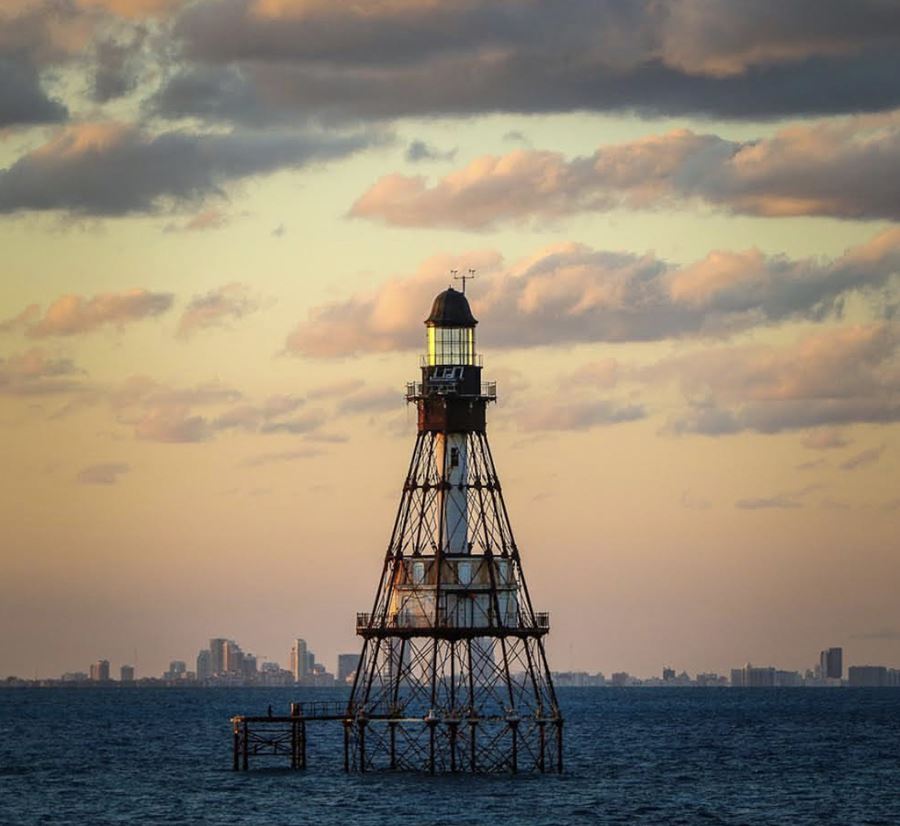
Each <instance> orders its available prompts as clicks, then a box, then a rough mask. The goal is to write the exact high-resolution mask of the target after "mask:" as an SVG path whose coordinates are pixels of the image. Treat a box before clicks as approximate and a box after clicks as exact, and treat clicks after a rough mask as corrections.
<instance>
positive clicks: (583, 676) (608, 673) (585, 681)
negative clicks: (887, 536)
mask: <svg viewBox="0 0 900 826" xmlns="http://www.w3.org/2000/svg"><path fill="white" fill-rule="evenodd" d="M297 643H302V650H303V651H304V653H305V654H306V655H307V657H306V660H305V661H306V663H307V665H306V667H305V669H300V670H298V668H297V667H296V665H295V662H298V661H296V660H295V650H296V649H295V646H296V644H297ZM216 644H220V645H221V646H222V649H223V651H227V650H228V648H229V646H231V647H233V650H234V651H235V652H236V654H237V655H238V656H239V657H240V658H241V660H242V661H243V659H244V658H245V657H246V658H249V661H250V662H252V671H251V673H250V674H248V673H247V672H245V671H244V670H243V668H242V663H238V664H237V666H236V667H234V668H229V667H228V666H227V665H226V664H225V661H224V659H222V661H221V662H219V663H218V664H217V663H216V662H215V654H214V653H213V649H214V646H215V645H216ZM204 654H212V659H210V660H208V662H207V666H206V669H207V673H203V671H202V668H201V662H200V658H201V657H202V656H203V655H204ZM844 654H845V652H844V649H843V648H842V647H836V646H831V647H828V648H825V649H822V650H821V651H820V652H819V653H818V655H817V656H816V657H815V658H810V657H809V656H807V661H806V662H805V663H803V664H801V665H800V666H790V665H786V664H784V663H779V664H778V665H760V663H761V662H770V661H771V660H770V659H765V658H763V659H762V660H760V661H758V662H757V663H756V664H752V663H750V662H749V661H747V660H744V664H742V665H740V666H737V667H735V665H734V662H735V660H737V661H740V657H736V658H735V660H732V662H730V663H729V664H726V665H723V666H720V667H719V668H712V669H706V670H699V671H694V672H693V674H694V676H693V677H691V676H690V674H688V672H687V669H683V668H680V667H672V666H671V665H668V664H666V665H662V666H659V667H658V668H657V669H656V674H654V673H652V672H650V673H638V674H632V673H630V672H629V671H627V670H622V669H619V668H616V667H607V668H600V669H596V670H595V671H591V670H585V669H578V668H574V669H554V670H553V676H554V680H557V681H558V682H559V684H560V685H561V686H572V685H639V684H642V685H656V684H660V685H665V684H666V683H667V682H668V681H670V680H671V681H672V682H671V684H672V685H679V684H680V685H710V686H712V685H731V686H734V685H736V684H737V683H736V682H735V674H736V673H737V672H739V671H748V670H752V671H754V672H756V673H757V675H758V676H757V677H756V678H755V680H756V682H754V683H752V684H753V685H782V686H799V685H807V684H809V685H823V684H840V683H841V681H842V680H844V682H845V684H846V683H847V681H848V680H849V675H850V671H851V669H853V670H855V671H857V672H862V671H871V670H872V669H875V670H877V669H881V671H883V672H885V675H883V679H884V680H885V682H884V683H883V684H884V685H892V686H893V685H898V684H900V657H898V658H896V659H895V660H891V661H887V662H886V663H884V664H875V663H873V662H871V661H869V660H860V659H857V658H854V657H851V658H850V659H849V660H848V659H846V658H845V656H844ZM232 656H234V655H232ZM323 659H325V660H329V661H332V660H333V661H334V663H335V668H334V670H333V672H329V671H328V670H327V667H325V666H323V665H322V664H320V663H319V662H318V661H317V658H316V656H315V655H314V654H313V652H312V650H311V649H310V648H309V646H308V644H307V642H306V640H305V639H303V638H296V639H295V640H294V641H293V642H292V643H291V645H290V649H289V651H288V654H287V657H286V663H287V665H286V667H285V666H284V665H282V662H281V661H280V660H276V659H272V658H263V657H257V656H256V655H254V654H253V653H252V652H250V651H249V650H248V651H246V652H244V651H243V648H242V647H241V645H240V644H239V643H237V642H236V641H235V640H233V639H230V638H226V637H213V638H210V640H209V646H208V647H207V648H202V649H200V652H199V654H198V656H197V657H196V659H195V662H196V668H195V669H194V670H191V668H190V666H189V663H190V662H191V660H190V659H187V660H174V659H170V660H169V661H168V669H167V670H166V671H164V672H163V673H161V674H160V671H153V670H149V669H148V670H147V673H142V672H141V671H140V670H139V669H138V668H137V667H136V666H135V665H134V664H133V662H132V661H129V662H123V663H120V664H119V663H115V662H110V661H109V660H107V659H105V658H101V659H98V660H95V661H93V662H92V663H91V664H90V667H89V670H88V671H71V672H65V671H64V672H61V673H56V674H52V675H51V674H47V675H40V676H37V675H32V676H34V678H35V679H43V680H49V681H61V682H97V681H109V682H115V681H116V680H115V678H114V677H113V676H112V675H113V674H114V673H115V672H116V671H117V670H119V671H120V672H121V673H122V676H120V678H119V682H131V681H135V680H136V681H138V682H140V681H148V680H149V681H151V682H154V681H157V682H158V681H160V680H162V681H163V682H174V683H178V682H183V681H187V682H200V683H203V682H205V681H207V680H208V679H209V678H210V677H211V676H220V677H221V676H226V672H229V671H232V676H235V677H237V676H240V677H243V678H248V679H249V678H251V676H252V675H256V674H259V675H262V674H264V673H266V672H268V674H269V675H270V677H271V679H266V680H260V681H259V684H261V685H270V686H277V685H301V686H306V687H331V686H340V685H343V684H344V683H345V682H346V677H347V675H348V674H349V673H351V671H353V670H355V667H356V666H355V663H356V662H358V660H359V652H340V653H336V654H335V655H334V656H333V657H323ZM813 659H814V660H815V662H812V660H813ZM351 660H352V661H353V663H354V665H353V666H352V668H351V669H349V670H348V668H347V665H346V664H347V663H348V662H349V661H351ZM342 661H343V663H344V665H343V666H342ZM666 662H669V661H666ZM676 663H677V659H676ZM314 667H315V671H316V674H317V675H320V677H321V678H320V679H318V680H317V679H312V678H311V677H312V675H313V671H314ZM170 672H174V673H170ZM103 673H105V674H106V676H105V677H102V676H95V674H103ZM126 673H127V677H126V676H124V675H125V674H126ZM660 673H661V674H662V676H661V677H659V676H658V675H659V674H660ZM729 674H730V675H731V676H730V677H729V676H728V675H729ZM342 675H343V676H342ZM890 675H897V676H894V677H892V676H890ZM288 676H290V677H291V678H292V679H290V680H288V679H287V677H288ZM308 677H310V679H307V678H308ZM869 677H871V674H870V675H869ZM13 678H16V679H19V680H23V679H24V680H29V679H31V676H29V675H24V674H9V675H4V674H2V673H0V682H2V681H3V680H4V679H6V680H11V679H13ZM597 678H599V682H598V680H597ZM769 680H774V682H768V681H769ZM889 680H893V682H889ZM250 682H251V683H252V682H253V679H250ZM212 684H214V685H228V684H233V685H238V684H241V681H240V680H231V681H230V682H229V681H228V680H225V681H221V680H220V681H216V680H213V681H212ZM739 684H740V685H744V683H743V682H741V683H739ZM850 684H853V683H852V682H851V683H850ZM861 684H862V683H861ZM871 684H877V683H871Z"/></svg>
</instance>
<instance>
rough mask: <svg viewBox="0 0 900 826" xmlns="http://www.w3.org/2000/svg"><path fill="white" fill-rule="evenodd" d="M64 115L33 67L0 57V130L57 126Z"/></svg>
mask: <svg viewBox="0 0 900 826" xmlns="http://www.w3.org/2000/svg"><path fill="white" fill-rule="evenodd" d="M0 25H2V21H0ZM68 116H69V111H68V109H67V108H66V107H65V106H64V105H63V104H62V103H60V102H59V101H57V100H52V99H51V98H49V97H48V96H47V93H46V92H45V91H44V89H43V88H42V87H41V83H40V79H39V76H38V73H37V71H36V70H35V69H34V68H33V67H31V66H29V65H27V64H25V63H22V62H19V61H16V60H13V59H10V58H8V57H3V56H2V55H0V129H5V128H7V127H10V126H19V125H29V126H30V125H38V124H44V123H59V122H60V121H64V120H66V119H67V118H68Z"/></svg>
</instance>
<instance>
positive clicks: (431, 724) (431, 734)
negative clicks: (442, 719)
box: [428, 720, 437, 774]
mask: <svg viewBox="0 0 900 826" xmlns="http://www.w3.org/2000/svg"><path fill="white" fill-rule="evenodd" d="M436 727H437V721H436V720H429V721H428V773H429V774H434V772H435V764H434V739H435V734H436V732H435V728H436Z"/></svg>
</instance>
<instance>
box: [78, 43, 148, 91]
mask: <svg viewBox="0 0 900 826" xmlns="http://www.w3.org/2000/svg"><path fill="white" fill-rule="evenodd" d="M129 35H130V36H129V37H128V38H127V39H124V40H117V39H113V38H111V37H107V38H103V39H100V40H98V41H97V42H96V44H95V46H94V77H93V80H92V84H91V90H90V95H91V98H92V99H93V100H94V101H96V102H97V103H107V102H108V101H110V100H115V99H117V98H120V97H124V96H125V95H127V94H128V93H129V92H132V91H133V90H134V89H135V88H136V87H137V84H138V80H139V67H140V63H139V55H140V49H141V46H142V44H143V42H144V40H145V38H146V36H147V30H146V29H144V28H135V29H132V30H131V31H130V32H129Z"/></svg>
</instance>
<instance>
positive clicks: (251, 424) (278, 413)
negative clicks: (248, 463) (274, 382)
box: [214, 395, 319, 432]
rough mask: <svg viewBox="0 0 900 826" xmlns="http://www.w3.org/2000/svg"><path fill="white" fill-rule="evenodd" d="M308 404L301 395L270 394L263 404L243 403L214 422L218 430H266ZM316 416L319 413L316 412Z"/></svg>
mask: <svg viewBox="0 0 900 826" xmlns="http://www.w3.org/2000/svg"><path fill="white" fill-rule="evenodd" d="M304 404H306V400H305V399H303V398H301V397H300V396H290V395H279V396H269V398H268V399H266V400H265V401H264V402H263V403H262V404H257V405H254V404H242V405H239V406H237V407H232V408H230V409H228V410H226V411H225V412H224V413H222V414H221V415H220V416H219V417H218V418H217V419H216V420H215V423H214V426H215V428H216V429H217V430H227V429H229V428H233V427H236V428H243V429H244V430H251V431H257V430H259V431H263V432H269V431H266V430H265V428H266V426H267V425H271V424H275V423H277V422H275V421H273V420H277V419H278V418H279V417H282V416H286V415H288V414H290V413H293V412H295V411H296V410H298V409H299V408H300V407H302V406H303V405H304ZM315 415H316V416H318V415H319V414H318V413H316V414H315Z"/></svg>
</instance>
